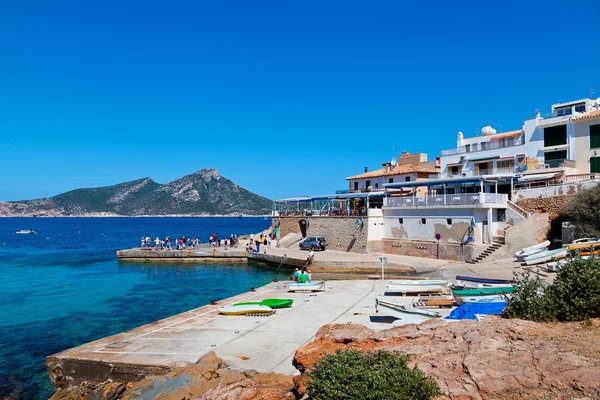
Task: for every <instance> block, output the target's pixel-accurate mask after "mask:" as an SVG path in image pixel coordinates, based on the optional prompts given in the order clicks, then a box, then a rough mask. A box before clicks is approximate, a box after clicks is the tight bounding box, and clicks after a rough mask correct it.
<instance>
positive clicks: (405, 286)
mask: <svg viewBox="0 0 600 400" xmlns="http://www.w3.org/2000/svg"><path fill="white" fill-rule="evenodd" d="M388 283H389V284H388V285H387V286H386V290H385V291H386V292H389V293H428V292H442V291H444V289H445V288H446V287H447V286H448V284H449V282H448V281H444V280H441V279H423V280H414V281H411V280H396V281H389V282H388Z"/></svg>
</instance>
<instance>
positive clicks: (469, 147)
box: [465, 144, 471, 153]
mask: <svg viewBox="0 0 600 400" xmlns="http://www.w3.org/2000/svg"><path fill="white" fill-rule="evenodd" d="M465 151H466V152H467V153H469V152H470V151H471V145H470V144H467V145H465Z"/></svg>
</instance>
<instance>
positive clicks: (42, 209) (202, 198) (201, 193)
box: [0, 168, 272, 217]
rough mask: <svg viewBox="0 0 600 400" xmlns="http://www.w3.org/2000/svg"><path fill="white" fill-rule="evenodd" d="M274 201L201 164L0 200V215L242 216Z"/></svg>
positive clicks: (257, 212) (264, 209) (265, 208)
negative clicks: (190, 169) (158, 178)
mask: <svg viewBox="0 0 600 400" xmlns="http://www.w3.org/2000/svg"><path fill="white" fill-rule="evenodd" d="M271 207H272V201H271V200H269V199H267V198H264V197H262V196H259V195H257V194H254V193H252V192H250V191H248V190H246V189H244V188H242V187H240V186H238V185H236V184H235V183H234V182H232V181H230V180H229V179H227V178H224V177H222V176H220V175H219V172H218V171H217V170H216V169H214V168H205V169H202V170H200V171H198V172H195V173H193V174H191V175H186V176H184V177H182V178H178V179H176V180H174V181H172V182H170V183H168V184H159V183H156V182H155V181H154V180H152V179H151V178H143V179H138V180H135V181H131V182H125V183H120V184H117V185H114V186H105V187H99V188H85V189H76V190H72V191H70V192H66V193H62V194H59V195H57V196H54V197H48V198H43V199H36V200H24V201H9V202H0V217H120V216H136V217H137V216H139V217H141V216H153V217H154V216H166V217H183V216H186V217H187V216H238V215H239V216H243V215H267V214H270V212H271Z"/></svg>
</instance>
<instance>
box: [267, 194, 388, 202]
mask: <svg viewBox="0 0 600 400" xmlns="http://www.w3.org/2000/svg"><path fill="white" fill-rule="evenodd" d="M383 196H385V193H384V192H365V193H342V194H326V195H321V196H300V197H291V198H289V199H280V200H275V203H292V202H298V203H305V202H309V201H322V200H346V199H365V198H367V197H369V198H370V197H383Z"/></svg>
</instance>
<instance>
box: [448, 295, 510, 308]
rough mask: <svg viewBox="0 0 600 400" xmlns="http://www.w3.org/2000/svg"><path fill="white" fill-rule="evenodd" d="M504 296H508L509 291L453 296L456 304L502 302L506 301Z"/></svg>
mask: <svg viewBox="0 0 600 400" xmlns="http://www.w3.org/2000/svg"><path fill="white" fill-rule="evenodd" d="M506 297H510V293H507V294H505V295H504V296H501V295H499V294H490V295H487V296H465V297H455V298H454V299H455V300H456V304H458V305H462V304H473V303H476V304H485V303H504V302H506Z"/></svg>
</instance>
